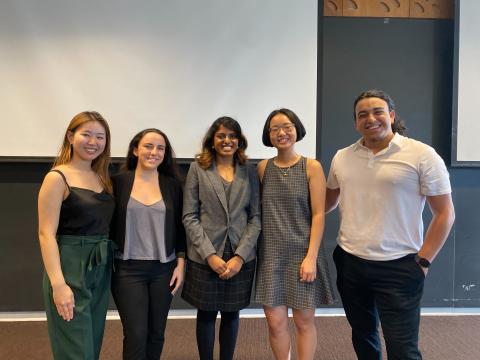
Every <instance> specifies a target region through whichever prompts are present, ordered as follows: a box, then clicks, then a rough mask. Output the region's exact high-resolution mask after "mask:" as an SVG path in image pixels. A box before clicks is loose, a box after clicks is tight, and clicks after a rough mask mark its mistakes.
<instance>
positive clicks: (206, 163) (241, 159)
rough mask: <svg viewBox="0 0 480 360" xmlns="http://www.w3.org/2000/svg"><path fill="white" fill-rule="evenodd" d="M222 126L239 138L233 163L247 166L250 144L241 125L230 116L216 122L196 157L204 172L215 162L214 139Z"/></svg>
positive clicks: (209, 130)
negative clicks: (247, 151)
mask: <svg viewBox="0 0 480 360" xmlns="http://www.w3.org/2000/svg"><path fill="white" fill-rule="evenodd" d="M221 126H223V127H225V128H227V129H228V130H231V131H234V132H235V134H236V135H237V137H238V149H237V151H235V154H234V155H233V161H234V162H235V163H239V164H240V165H243V164H245V162H246V161H247V156H246V155H245V150H246V149H247V146H248V143H247V139H246V138H245V135H243V133H242V128H241V127H240V124H239V123H238V121H237V120H235V119H233V118H231V117H229V116H222V117H219V118H218V119H217V120H215V121H214V122H213V124H212V125H211V126H210V128H209V129H208V130H207V133H206V134H205V137H204V138H203V141H202V151H201V152H200V153H199V154H197V155H196V156H195V160H196V161H197V163H198V164H199V165H200V167H201V168H202V169H204V170H206V169H208V168H209V167H210V166H212V162H213V161H215V156H216V151H215V148H214V146H213V138H214V137H215V133H216V132H217V131H218V129H220V127H221Z"/></svg>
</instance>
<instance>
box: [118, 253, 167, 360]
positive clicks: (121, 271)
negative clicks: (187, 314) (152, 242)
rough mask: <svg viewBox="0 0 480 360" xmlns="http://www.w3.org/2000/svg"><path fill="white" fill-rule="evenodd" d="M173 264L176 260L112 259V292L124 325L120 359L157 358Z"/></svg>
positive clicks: (161, 347) (161, 341)
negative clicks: (113, 264) (113, 261)
mask: <svg viewBox="0 0 480 360" xmlns="http://www.w3.org/2000/svg"><path fill="white" fill-rule="evenodd" d="M175 266H176V260H174V261H171V262H169V263H166V264H162V263H161V262H159V261H150V260H115V272H114V273H113V280H112V294H113V298H114V300H115V304H116V305H117V309H118V313H119V315H120V319H121V320H122V325H123V359H125V360H146V359H148V360H153V359H155V360H158V359H160V355H161V354H162V349H163V343H164V341H165V337H164V333H165V327H166V324H167V316H168V310H169V309H170V304H171V302H172V295H171V293H170V290H171V289H170V279H171V278H172V273H173V270H174V268H175Z"/></svg>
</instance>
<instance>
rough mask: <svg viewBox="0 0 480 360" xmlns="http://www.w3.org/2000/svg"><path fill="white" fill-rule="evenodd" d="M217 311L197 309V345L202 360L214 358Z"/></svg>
mask: <svg viewBox="0 0 480 360" xmlns="http://www.w3.org/2000/svg"><path fill="white" fill-rule="evenodd" d="M216 319H217V311H203V310H197V347H198V354H199V355H200V360H212V359H213V346H214V344H215V320H216Z"/></svg>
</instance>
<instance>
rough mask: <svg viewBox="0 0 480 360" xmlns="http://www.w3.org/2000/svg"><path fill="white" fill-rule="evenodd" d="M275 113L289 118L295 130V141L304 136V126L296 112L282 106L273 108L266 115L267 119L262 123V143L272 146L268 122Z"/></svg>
mask: <svg viewBox="0 0 480 360" xmlns="http://www.w3.org/2000/svg"><path fill="white" fill-rule="evenodd" d="M277 114H283V115H285V116H286V117H287V118H288V120H290V121H291V123H292V124H293V125H294V126H295V130H296V132H297V142H299V141H300V140H302V139H303V138H304V137H305V135H306V134H307V131H306V130H305V127H304V126H303V124H302V122H301V121H300V119H299V118H298V116H297V114H295V113H294V112H293V111H292V110H290V109H285V108H282V109H278V110H273V111H272V112H271V113H270V115H268V117H267V120H266V121H265V125H263V132H262V142H263V145H265V146H268V147H273V145H272V142H271V141H270V122H271V121H272V119H273V117H274V116H275V115H277Z"/></svg>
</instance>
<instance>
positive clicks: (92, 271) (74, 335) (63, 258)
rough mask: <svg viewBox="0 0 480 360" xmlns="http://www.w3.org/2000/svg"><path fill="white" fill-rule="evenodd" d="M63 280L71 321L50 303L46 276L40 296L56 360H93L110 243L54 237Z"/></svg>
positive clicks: (106, 294)
mask: <svg viewBox="0 0 480 360" xmlns="http://www.w3.org/2000/svg"><path fill="white" fill-rule="evenodd" d="M57 241H58V247H59V251H60V263H61V266H62V271H63V276H64V277H65V281H66V283H67V284H68V286H70V288H71V289H72V291H73V294H74V299H75V308H74V314H73V319H72V320H70V321H65V320H63V318H62V317H61V316H60V315H59V314H58V312H57V308H56V306H55V304H54V302H53V294H52V287H51V284H50V281H49V279H48V276H47V274H46V273H44V276H43V295H44V300H45V310H46V313H47V320H48V333H49V336H50V342H51V345H52V352H53V357H54V359H56V360H97V359H98V357H99V355H100V348H101V346H102V340H103V331H104V328H105V317H106V313H107V309H108V303H109V294H110V281H111V276H112V267H113V263H112V262H113V245H112V244H113V243H112V242H111V241H110V240H108V239H107V238H106V237H105V236H72V235H59V236H57Z"/></svg>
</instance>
